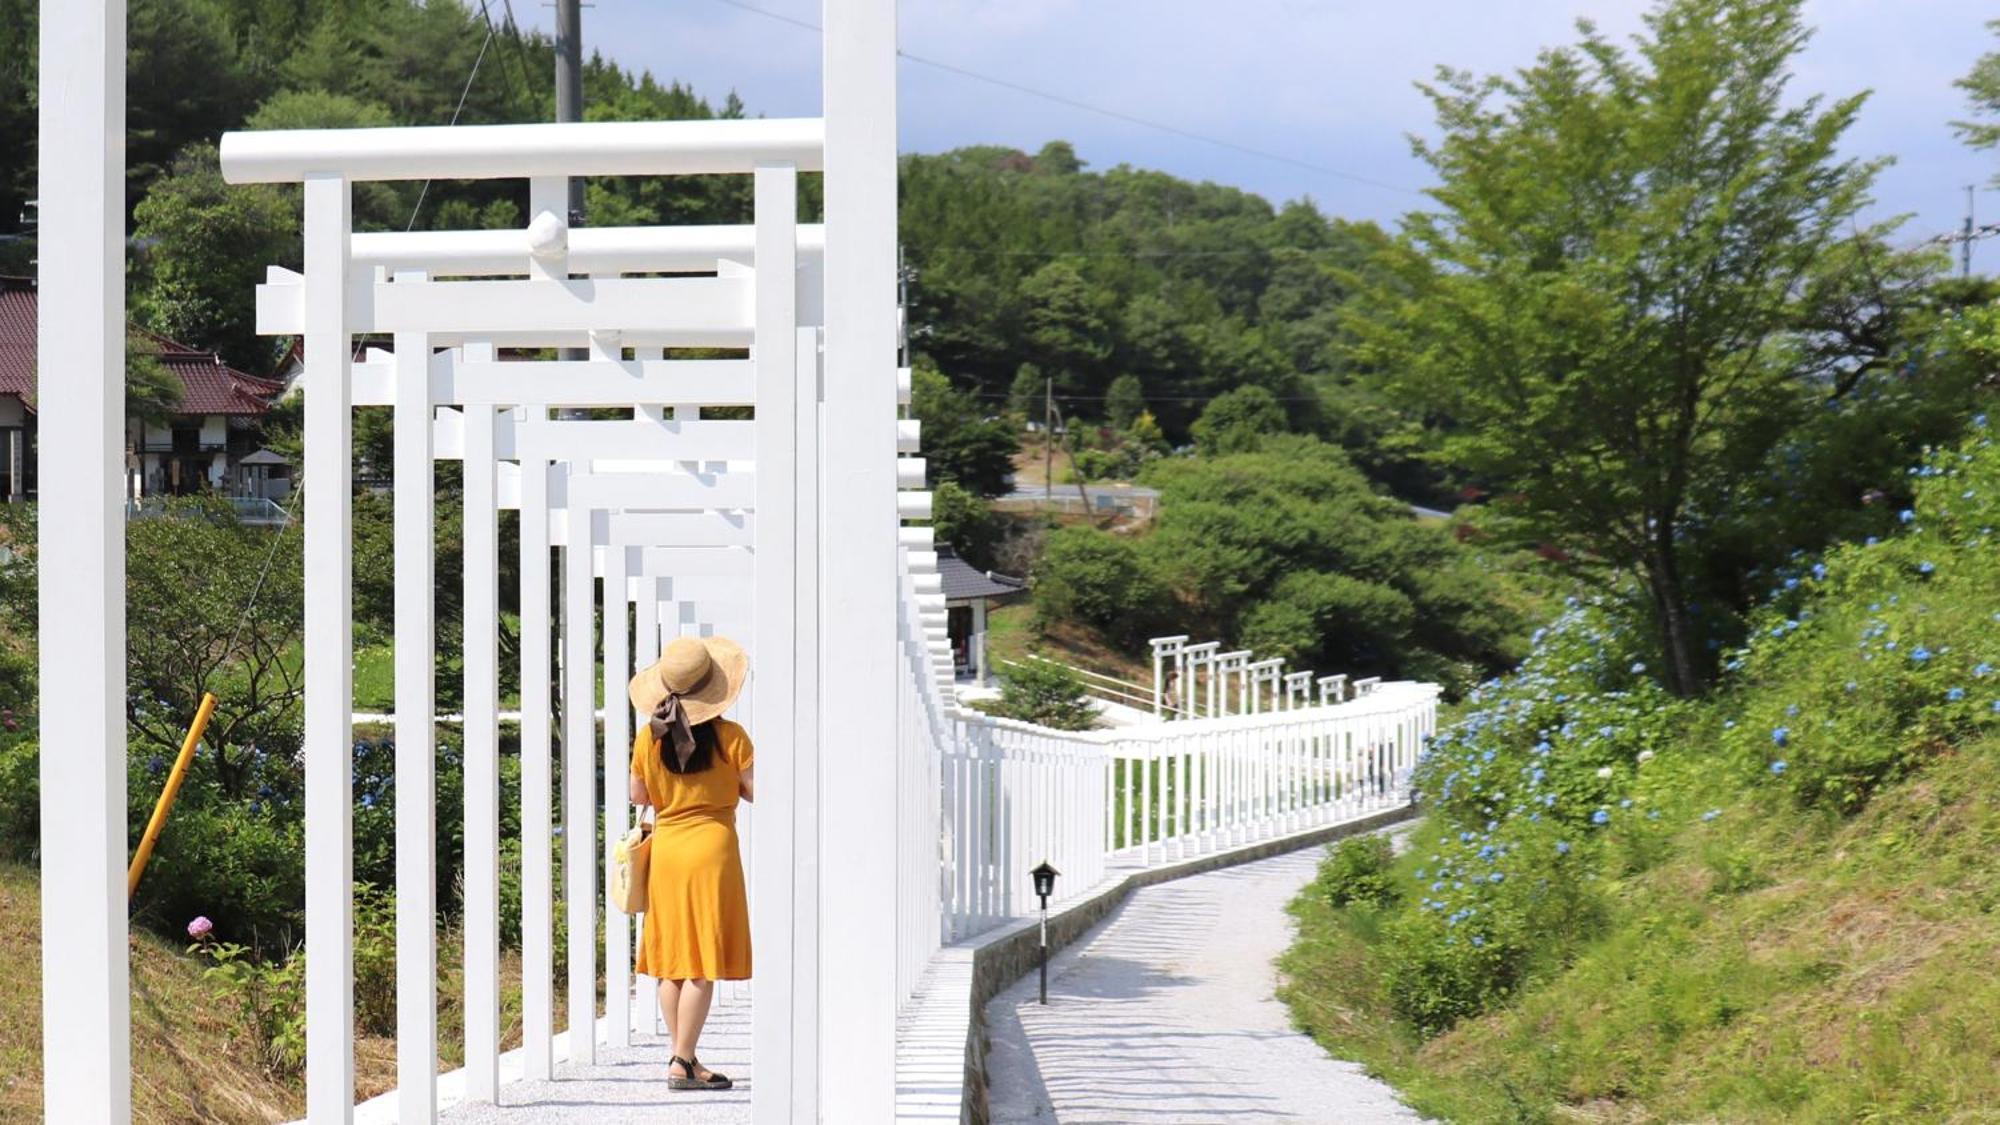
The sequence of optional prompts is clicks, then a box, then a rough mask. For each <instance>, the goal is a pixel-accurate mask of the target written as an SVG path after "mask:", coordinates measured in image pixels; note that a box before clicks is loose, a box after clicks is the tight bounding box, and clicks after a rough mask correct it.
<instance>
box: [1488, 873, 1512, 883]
mask: <svg viewBox="0 0 2000 1125" xmlns="http://www.w3.org/2000/svg"><path fill="white" fill-rule="evenodd" d="M1506 878H1507V876H1505V875H1502V874H1501V873H1500V872H1498V871H1495V872H1494V873H1493V874H1491V875H1488V876H1487V877H1486V881H1487V882H1489V883H1498V882H1501V881H1502V880H1504V879H1506Z"/></svg>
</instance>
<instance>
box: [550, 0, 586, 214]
mask: <svg viewBox="0 0 2000 1125" xmlns="http://www.w3.org/2000/svg"><path fill="white" fill-rule="evenodd" d="M556 120H557V121H558V122H563V121H581V120H583V3H582V0H556ZM569 225H570V226H571V227H580V226H582V225H583V180H582V179H581V178H580V177H574V176H572V177H571V178H570V181H569Z"/></svg>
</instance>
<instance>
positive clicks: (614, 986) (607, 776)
mask: <svg viewBox="0 0 2000 1125" xmlns="http://www.w3.org/2000/svg"><path fill="white" fill-rule="evenodd" d="M629 556H630V552H629V551H627V550H626V549H625V548H623V547H614V548H611V549H609V550H607V551H605V552H604V562H605V566H604V1026H605V1028H606V1029H607V1040H606V1042H607V1044H608V1045H609V1046H611V1047H626V1046H630V1045H631V1042H632V1012H631V1004H632V927H631V920H630V919H629V918H628V917H627V916H626V914H625V912H624V909H623V908H622V907H621V906H620V905H619V904H617V903H615V902H613V901H612V899H611V872H612V871H613V870H614V869H615V867H616V861H615V860H614V859H613V858H612V854H611V853H612V851H613V849H615V848H616V847H617V846H618V841H619V840H621V839H623V838H624V836H625V833H626V831H627V830H628V829H630V827H631V824H632V814H631V810H632V802H631V799H630V797H629V795H628V792H627V786H626V784H625V777H626V775H627V774H628V773H629V771H630V770H631V765H632V760H631V751H632V705H631V702H630V700H629V699H628V698H627V696H626V693H625V690H624V688H625V684H626V681H627V679H628V677H627V676H624V675H621V674H620V673H621V672H623V671H624V670H625V669H626V668H628V667H630V666H631V663H632V657H631V653H630V651H629V649H630V647H631V640H630V637H631V634H630V633H629V632H628V629H629V628H630V625H629V622H628V617H627V615H628V614H629V612H630V609H631V606H630V603H629V602H628V600H627V599H626V597H625V593H626V586H627V583H626V574H627V570H628V567H627V565H626V564H627V561H628V559H629Z"/></svg>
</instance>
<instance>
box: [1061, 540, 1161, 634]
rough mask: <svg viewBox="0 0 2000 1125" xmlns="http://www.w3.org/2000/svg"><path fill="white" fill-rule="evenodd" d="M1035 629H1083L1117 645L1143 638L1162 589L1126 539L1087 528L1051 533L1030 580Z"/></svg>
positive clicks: (1155, 615) (1154, 617)
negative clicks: (1058, 626)
mask: <svg viewBox="0 0 2000 1125" xmlns="http://www.w3.org/2000/svg"><path fill="white" fill-rule="evenodd" d="M1030 585H1031V587H1032V589H1033V590H1034V598H1035V622H1036V626H1037V628H1041V629H1045V630H1046V629H1048V628H1051V627H1053V626H1054V625H1056V624H1058V623H1060V622H1066V621H1067V622H1077V623H1080V624H1083V625H1088V626H1090V627H1092V628H1095V629H1097V630H1098V631H1100V632H1102V633H1104V634H1105V635H1106V636H1108V637H1111V638H1113V639H1115V640H1118V641H1128V640H1131V639H1133V638H1136V637H1141V636H1144V635H1145V631H1146V629H1147V628H1148V627H1149V626H1150V625H1151V624H1152V623H1153V622H1154V621H1156V620H1158V619H1159V617H1160V613H1161V609H1162V608H1163V607H1162V606H1161V604H1160V603H1161V601H1162V597H1163V591H1162V589H1161V587H1160V584H1159V582H1158V580H1157V579H1155V578H1154V577H1153V574H1152V571H1151V570H1150V569H1149V568H1148V566H1147V565H1146V561H1145V559H1144V558H1142V557H1141V556H1140V554H1139V551H1138V548H1137V547H1136V546H1134V545H1133V543H1132V541H1131V540H1130V539H1128V538H1125V537H1122V536H1116V535H1109V534H1106V533H1104V532H1101V531H1098V530H1096V529H1094V528H1088V527H1064V528H1058V529H1057V530H1055V531H1053V532H1050V533H1049V536H1048V538H1047V539H1046V540H1045V541H1044V542H1043V545H1042V557H1041V558H1040V559H1039V560H1038V561H1037V562H1036V563H1035V569H1034V573H1033V575H1032V576H1031V579H1030Z"/></svg>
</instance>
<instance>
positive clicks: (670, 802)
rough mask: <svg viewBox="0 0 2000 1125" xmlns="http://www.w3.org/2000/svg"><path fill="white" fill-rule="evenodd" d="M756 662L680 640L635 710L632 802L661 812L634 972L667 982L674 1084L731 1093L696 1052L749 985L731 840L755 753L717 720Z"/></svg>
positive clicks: (635, 691)
mask: <svg viewBox="0 0 2000 1125" xmlns="http://www.w3.org/2000/svg"><path fill="white" fill-rule="evenodd" d="M749 672H750V660H749V657H748V656H746V655H745V654H744V652H743V649H742V647H741V646H739V645H737V644H736V643H735V642H734V641H730V640H726V639H724V638H722V637H678V638H675V639H674V640H673V641H672V642H671V643H669V644H668V645H667V647H666V651H665V652H663V653H661V654H660V659H659V662H658V663H656V664H654V665H653V666H652V667H651V668H648V669H646V670H645V671H643V672H641V673H639V674H638V675H637V676H634V677H632V683H631V685H630V688H629V694H630V695H631V697H632V706H634V707H636V708H638V710H639V713H640V714H641V715H646V716H649V718H648V720H647V721H646V722H644V723H641V724H640V726H639V733H638V735H637V737H635V738H634V739H633V740H632V786H631V789H632V793H631V795H632V803H633V804H635V805H647V806H651V808H652V809H653V813H654V827H653V843H652V857H651V861H650V863H649V865H648V866H649V871H648V873H647V885H646V926H645V932H644V933H643V934H642V935H641V937H640V940H639V958H638V965H637V968H638V971H639V972H640V973H641V974H642V975H645V976H649V977H652V978H653V979H655V980H657V981H659V982H660V1014H661V1015H663V1016H665V1017H666V1021H667V1029H668V1033H669V1034H670V1035H671V1036H672V1045H671V1054H670V1055H669V1056H668V1061H667V1085H668V1087H669V1088H670V1089H674V1090H727V1089H729V1087H730V1081H729V1078H728V1077H727V1076H726V1075H722V1074H718V1073H716V1072H715V1071H713V1070H710V1069H709V1068H708V1067H705V1066H703V1065H702V1064H701V1060H700V1059H698V1058H696V1057H695V1046H696V1044H697V1043H698V1042H699V1041H700V1039H701V1028H702V1025H703V1024H704V1023H706V1022H707V1021H708V1009H709V1005H710V1004H712V1003H713V1002H714V1000H715V982H716V981H719V980H747V979H749V977H750V903H749V896H748V895H746V894H745V893H744V888H743V857H742V853H741V851H740V849H739V848H738V845H737V840H736V802H737V801H738V800H739V799H741V800H745V801H749V800H754V799H756V784H755V778H754V776H753V770H752V764H753V762H754V761H755V759H756V750H755V748H754V747H752V746H751V745H750V736H749V735H748V734H746V733H745V732H744V730H743V728H742V727H740V726H738V725H737V724H735V723H732V722H730V721H729V720H727V719H724V718H722V717H721V716H722V713H723V712H724V711H727V710H729V708H730V707H731V706H733V705H735V703H736V696H737V694H738V693H740V692H741V691H742V690H743V681H744V680H745V679H746V678H747V677H748V675H749Z"/></svg>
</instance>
